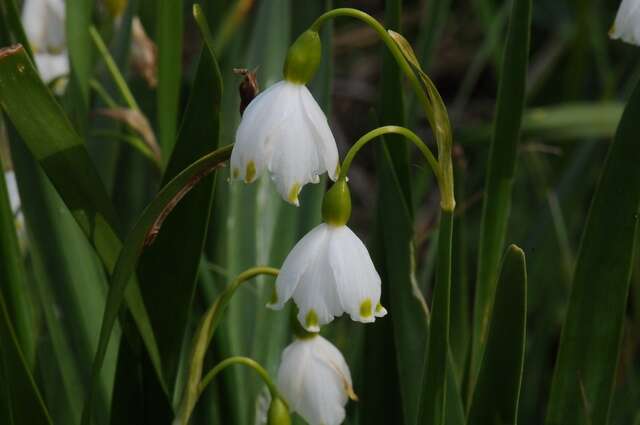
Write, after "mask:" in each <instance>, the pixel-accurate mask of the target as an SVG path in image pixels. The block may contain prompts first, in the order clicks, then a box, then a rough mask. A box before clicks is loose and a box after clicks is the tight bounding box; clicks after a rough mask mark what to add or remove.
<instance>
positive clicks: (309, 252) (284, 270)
mask: <svg viewBox="0 0 640 425" xmlns="http://www.w3.org/2000/svg"><path fill="white" fill-rule="evenodd" d="M326 239H327V229H326V227H324V226H323V225H319V226H316V227H315V228H314V229H312V230H311V231H310V232H309V233H307V234H306V235H305V236H304V237H303V238H302V239H300V240H299V241H298V243H297V244H296V245H295V246H294V247H293V249H292V250H291V252H290V253H289V255H288V256H287V258H286V259H285V260H284V264H283V265H282V267H281V268H280V273H278V277H277V279H276V296H277V298H276V300H275V301H274V302H273V303H271V304H269V305H268V307H270V308H273V309H276V310H280V309H281V308H282V307H284V304H285V303H286V302H287V301H288V300H289V298H291V296H292V295H293V293H294V291H295V290H296V288H297V287H298V284H299V283H300V279H301V277H302V275H303V274H304V273H305V271H306V270H307V269H308V268H309V267H310V265H311V263H312V262H313V261H314V260H315V259H316V258H317V256H318V252H319V251H320V250H322V247H323V246H324V245H325V243H326Z"/></svg>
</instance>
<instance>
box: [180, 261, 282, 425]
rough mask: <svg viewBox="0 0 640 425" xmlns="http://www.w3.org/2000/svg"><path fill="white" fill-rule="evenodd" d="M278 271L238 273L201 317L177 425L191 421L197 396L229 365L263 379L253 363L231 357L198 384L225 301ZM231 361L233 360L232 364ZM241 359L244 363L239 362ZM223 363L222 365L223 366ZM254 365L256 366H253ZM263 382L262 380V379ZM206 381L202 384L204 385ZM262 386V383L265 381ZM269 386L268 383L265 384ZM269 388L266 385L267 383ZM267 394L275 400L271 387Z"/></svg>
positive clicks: (255, 269)
mask: <svg viewBox="0 0 640 425" xmlns="http://www.w3.org/2000/svg"><path fill="white" fill-rule="evenodd" d="M278 272H279V270H278V269H275V268H273V267H264V266H258V267H252V268H250V269H247V270H245V271H244V272H242V273H240V274H239V275H238V276H237V277H236V278H235V279H234V281H233V282H232V283H231V284H230V285H229V286H228V287H227V288H226V289H225V290H224V292H223V293H222V294H220V295H219V296H218V298H216V300H215V301H214V303H213V304H212V305H211V307H209V310H207V312H206V313H205V315H204V316H203V317H202V319H201V321H200V325H199V326H198V330H197V331H196V336H195V339H194V343H193V351H192V353H191V361H190V364H189V376H188V380H187V384H186V386H185V390H184V395H183V399H182V403H181V406H180V410H179V420H180V422H179V423H180V424H183V425H186V424H187V423H188V422H189V418H190V417H191V413H192V412H193V409H194V407H195V405H196V403H197V402H198V398H199V397H200V394H201V393H202V391H203V390H204V388H205V387H206V386H207V384H208V383H209V382H210V381H211V380H212V379H213V378H214V377H215V375H216V374H217V373H218V372H219V371H220V370H222V369H224V368H225V367H226V366H228V365H229V364H233V363H242V364H245V365H248V366H251V367H253V368H254V369H256V367H259V368H258V369H256V371H257V372H258V373H259V374H260V375H261V376H263V373H262V372H263V371H264V369H261V367H260V365H258V364H257V363H256V362H255V361H253V360H251V359H246V358H243V357H231V358H229V359H226V360H224V361H223V362H221V363H220V364H219V365H218V366H216V367H215V368H214V369H213V370H211V371H210V372H209V373H208V374H207V376H206V377H205V378H204V379H202V380H201V377H202V367H203V364H204V358H205V355H206V353H207V350H208V349H209V344H210V343H211V338H212V337H213V333H214V332H215V330H216V328H217V327H218V324H219V323H220V319H221V318H222V314H223V313H224V311H225V310H226V308H227V306H228V305H229V301H231V298H232V297H233V295H234V294H235V292H236V290H237V289H238V288H239V287H240V286H241V285H242V284H243V283H245V282H247V281H248V280H251V279H253V278H254V277H256V276H259V275H269V276H277V275H278ZM233 359H235V360H233ZM242 359H244V360H242ZM225 362H226V363H225ZM256 365H257V366H256ZM264 374H265V375H266V377H267V378H268V374H266V371H264ZM263 379H265V378H264V376H263ZM205 381H206V382H205ZM265 382H266V380H265ZM269 382H271V381H270V380H269ZM268 385H269V383H268ZM269 390H270V391H271V393H272V395H273V396H274V397H273V399H275V398H276V397H275V396H276V395H277V391H276V392H275V393H274V390H275V386H274V385H273V384H271V386H270V388H269Z"/></svg>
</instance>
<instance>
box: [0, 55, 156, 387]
mask: <svg viewBox="0 0 640 425" xmlns="http://www.w3.org/2000/svg"><path fill="white" fill-rule="evenodd" d="M0 99H1V100H2V107H3V109H4V110H5V112H6V113H7V115H8V116H9V118H10V119H11V121H12V123H13V125H14V126H15V127H16V129H17V131H18V133H19V134H20V136H21V138H22V140H23V141H24V142H25V144H26V145H27V147H28V148H29V150H30V151H31V153H32V154H33V156H34V157H35V159H36V160H37V161H38V163H39V164H40V165H41V166H42V168H43V170H44V171H45V173H46V174H47V176H48V177H49V178H50V179H51V181H52V183H53V184H54V186H55V188H56V189H57V190H58V192H59V193H60V196H61V197H62V199H63V200H64V202H65V204H66V205H67V207H68V208H69V210H70V211H71V213H72V215H73V217H74V219H75V220H76V222H77V223H78V225H79V226H80V228H81V229H82V230H83V232H84V233H85V235H87V237H88V238H89V240H90V242H91V243H92V245H93V246H94V247H95V249H96V251H97V253H98V255H99V256H100V259H101V260H102V262H103V264H104V265H105V267H106V269H107V270H112V269H113V267H114V264H115V261H116V257H117V255H118V252H119V251H120V240H119V239H118V237H117V234H116V232H115V230H114V228H116V227H117V225H116V222H117V220H116V218H115V213H114V211H113V207H112V206H111V203H110V201H109V198H108V196H107V194H106V189H105V188H104V186H103V185H102V182H101V181H100V178H99V176H98V174H97V171H96V170H95V168H94V167H93V165H92V163H91V160H90V159H89V156H88V153H87V150H86V148H85V146H84V143H83V141H82V139H81V138H80V136H78V134H77V133H76V132H75V131H74V130H73V128H72V127H71V124H70V123H69V121H68V120H67V119H66V117H65V116H64V114H63V112H62V110H61V109H60V107H59V106H58V105H57V103H56V101H55V100H54V99H53V97H52V96H51V93H50V92H49V91H48V89H47V88H46V86H45V85H44V84H43V83H42V81H41V80H40V78H39V77H38V74H37V72H36V70H35V68H34V66H33V63H32V62H31V60H30V59H29V57H28V56H27V54H26V52H25V50H24V49H23V48H22V47H21V46H19V45H18V46H14V47H10V48H6V49H2V50H0ZM127 302H128V304H129V308H130V309H131V312H132V314H133V315H134V318H135V320H136V324H137V325H138V328H139V330H140V333H141V335H142V336H143V338H144V341H145V345H146V346H147V349H148V350H149V352H150V355H151V359H152V361H153V364H154V367H155V369H156V371H157V373H158V376H160V377H162V374H161V366H160V357H159V354H158V349H157V344H156V342H155V336H154V334H153V331H152V328H151V327H150V325H149V319H148V316H147V312H146V310H145V307H144V304H143V302H142V298H141V295H140V292H139V287H138V286H137V283H136V284H134V285H131V286H130V290H129V291H127ZM104 349H105V350H106V346H105V347H104ZM103 355H104V353H103ZM97 372H99V368H98V371H97ZM97 372H96V375H95V376H94V379H96V380H97V379H98V374H97ZM161 380H162V378H161ZM96 383H97V381H96Z"/></svg>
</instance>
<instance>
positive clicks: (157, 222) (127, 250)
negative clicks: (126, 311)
mask: <svg viewBox="0 0 640 425" xmlns="http://www.w3.org/2000/svg"><path fill="white" fill-rule="evenodd" d="M231 147H232V145H227V146H225V147H223V148H220V149H218V150H216V151H214V152H212V153H210V154H207V155H205V156H203V157H202V158H200V159H198V160H197V161H195V162H194V163H193V164H191V165H189V167H187V168H185V169H184V170H183V171H182V172H180V173H179V174H178V175H177V176H176V177H174V178H173V179H172V180H171V181H170V182H169V183H167V184H166V185H165V186H164V187H163V188H162V190H160V192H159V193H158V194H157V195H156V197H155V198H154V199H153V201H152V202H151V203H150V204H149V205H148V206H147V208H146V209H145V210H144V212H143V213H142V215H141V216H140V218H139V219H138V221H137V222H136V224H135V226H134V228H133V229H132V230H131V232H130V233H129V235H128V236H127V239H126V240H125V243H124V245H123V247H122V250H121V252H120V255H119V257H118V261H117V263H116V266H115V268H114V270H113V274H112V276H111V282H110V283H111V284H110V286H109V293H108V295H107V305H106V307H105V311H104V316H103V319H102V328H101V329H100V342H99V344H98V350H97V352H96V356H95V359H94V364H93V376H94V382H93V384H92V389H91V394H93V393H94V391H95V385H96V382H95V376H96V375H97V374H98V373H99V372H100V370H101V368H102V363H103V361H104V355H105V351H106V349H107V346H108V344H109V338H110V336H111V332H112V330H113V327H114V325H115V322H116V319H117V317H118V312H119V311H120V307H121V305H122V301H123V298H124V295H125V291H126V289H127V284H128V283H129V280H130V277H131V276H132V275H133V273H134V271H135V269H136V266H137V264H138V258H139V257H140V255H141V254H142V252H143V250H144V248H145V246H149V245H150V244H151V243H153V240H154V239H155V237H156V236H157V235H158V233H159V232H160V226H162V223H163V221H164V219H165V218H166V217H167V215H168V214H169V213H170V212H171V210H172V208H173V207H175V205H176V204H177V203H178V202H179V201H180V199H182V197H183V196H185V195H186V194H187V193H188V191H189V190H190V189H192V188H193V187H194V186H195V185H196V184H197V183H198V182H199V181H200V180H202V179H203V178H205V177H206V176H207V175H208V174H210V173H211V172H213V171H215V169H216V168H217V167H219V166H220V165H221V164H222V163H223V162H224V161H226V160H227V159H229V156H230V155H231ZM138 307H140V306H138ZM132 310H133V309H132ZM138 326H140V324H138ZM143 330H146V329H143ZM146 331H148V332H149V331H150V329H148V330H146ZM143 335H144V333H143ZM159 376H162V375H161V374H159ZM89 400H91V396H90V398H89ZM90 412H91V402H90V401H89V402H88V403H87V404H86V405H85V412H84V423H85V424H87V423H88V422H87V421H88V417H89V414H90Z"/></svg>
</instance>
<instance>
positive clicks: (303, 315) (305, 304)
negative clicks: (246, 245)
mask: <svg viewBox="0 0 640 425" xmlns="http://www.w3.org/2000/svg"><path fill="white" fill-rule="evenodd" d="M291 297H293V300H294V301H295V303H296V304H297V306H298V320H299V321H300V324H302V326H303V327H304V328H305V329H307V330H308V331H310V332H317V331H319V330H320V325H324V324H326V323H329V322H331V321H332V320H333V318H334V317H335V316H340V315H342V313H345V312H346V313H347V314H349V316H350V317H351V319H352V320H356V321H359V322H364V323H367V322H373V321H374V320H375V318H376V317H382V316H384V315H386V314H387V311H386V310H385V309H384V307H382V305H380V276H379V275H378V273H377V272H376V269H375V267H374V266H373V262H372V261H371V257H370V256H369V252H368V251H367V248H366V247H365V246H364V244H363V243H362V241H361V240H360V239H359V238H358V237H357V236H356V235H355V234H354V233H353V232H352V231H351V229H349V228H348V227H347V226H346V225H341V226H336V225H332V224H326V223H322V224H320V225H318V226H317V227H316V228H314V229H313V230H311V231H310V232H309V233H308V234H307V235H305V236H304V237H303V238H302V239H301V240H300V241H299V242H298V243H297V244H296V246H295V247H294V248H293V250H292V251H291V252H290V253H289V255H288V256H287V258H286V259H285V261H284V264H283V265H282V268H281V269H280V273H279V274H278V278H277V280H276V287H275V296H274V298H275V301H274V302H273V303H272V304H270V305H269V307H271V308H274V309H281V308H282V307H283V306H284V304H285V303H286V302H287V301H288V300H289V298H291Z"/></svg>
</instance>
